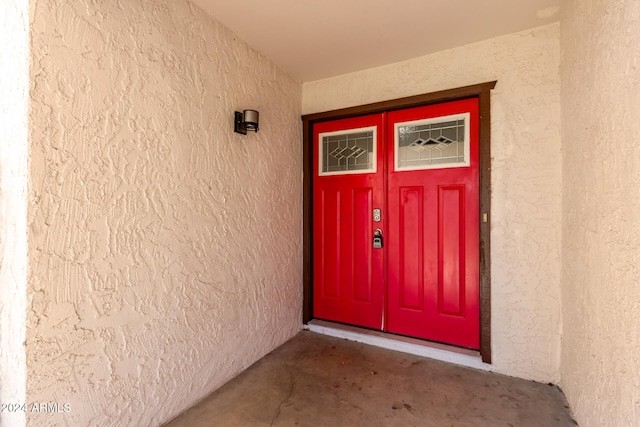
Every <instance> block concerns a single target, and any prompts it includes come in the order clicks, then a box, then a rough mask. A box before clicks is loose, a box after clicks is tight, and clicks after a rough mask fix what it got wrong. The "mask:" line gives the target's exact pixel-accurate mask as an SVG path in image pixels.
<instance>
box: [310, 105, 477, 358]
mask: <svg viewBox="0 0 640 427" xmlns="http://www.w3.org/2000/svg"><path fill="white" fill-rule="evenodd" d="M315 128H316V129H315V135H314V141H315V144H316V149H317V151H316V153H318V154H317V156H318V161H317V162H315V163H316V166H315V179H314V316H315V317H317V318H323V319H327V320H333V321H337V322H343V323H348V324H353V325H358V326H364V327H368V328H374V329H379V330H385V331H388V332H392V333H397V334H401V335H408V336H413V337H418V338H423V339H428V340H432V341H438V342H444V343H449V344H454V345H459V346H464V347H469V348H478V347H479V333H480V330H479V265H478V263H479V247H478V246H479V201H478V183H479V179H478V101H477V99H475V98H474V99H468V100H462V101H455V102H449V103H444V104H438V105H432V106H427V107H419V108H413V109H407V110H401V111H392V112H389V113H384V114H380V115H374V116H366V117H360V118H356V119H348V120H339V121H333V122H327V123H322V124H320V125H316V126H315ZM365 129H370V130H371V129H373V130H374V132H373V134H374V138H373V140H375V142H374V143H371V144H370V145H369V146H367V147H365V145H363V144H360V145H358V143H355V142H349V141H348V140H349V135H355V136H356V137H358V136H361V135H360V133H362V132H361V131H363V130H365ZM370 130H369V131H370ZM341 140H342V141H343V142H341V143H340V142H339V141H341ZM353 140H354V141H355V140H357V138H355V137H354V138H353ZM361 141H364V140H361ZM331 144H333V145H331ZM369 147H370V148H369ZM365 152H366V153H365ZM363 156H366V157H367V159H372V160H371V161H370V162H369V164H368V166H366V167H365V166H364V163H362V161H361V162H360V163H358V159H361V160H364V157H363ZM349 162H351V163H349ZM323 168H324V172H323ZM374 209H379V210H380V218H377V217H375V216H374V214H373V213H374ZM374 219H379V222H375V221H374ZM376 229H380V231H381V232H382V239H383V240H382V241H383V247H382V248H379V249H378V248H374V247H373V232H374V230H376Z"/></svg>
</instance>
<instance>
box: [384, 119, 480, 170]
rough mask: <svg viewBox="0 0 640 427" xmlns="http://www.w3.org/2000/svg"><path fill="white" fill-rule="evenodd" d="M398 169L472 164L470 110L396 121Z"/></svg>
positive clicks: (395, 146) (395, 143)
mask: <svg viewBox="0 0 640 427" xmlns="http://www.w3.org/2000/svg"><path fill="white" fill-rule="evenodd" d="M394 150H395V170H397V171H408V170H421V169H437V168H452V167H454V168H455V167H465V166H469V113H463V114H455V115H451V116H443V117H436V118H431V119H422V120H415V121H411V122H403V123H396V124H395V141H394Z"/></svg>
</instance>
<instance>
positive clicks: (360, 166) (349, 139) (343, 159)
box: [318, 126, 376, 176]
mask: <svg viewBox="0 0 640 427" xmlns="http://www.w3.org/2000/svg"><path fill="white" fill-rule="evenodd" d="M318 138H319V140H320V144H318V148H319V151H320V153H319V155H318V158H319V160H320V164H319V175H320V176H322V175H344V174H356V173H371V172H375V171H376V128H375V126H372V127H366V128H359V129H351V130H347V131H337V132H324V133H320V134H318Z"/></svg>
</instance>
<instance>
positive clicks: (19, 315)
mask: <svg viewBox="0 0 640 427" xmlns="http://www.w3.org/2000/svg"><path fill="white" fill-rule="evenodd" d="M28 11H29V0H7V1H3V2H1V3H0V38H1V39H2V41H3V46H2V49H0V94H2V96H0V134H1V135H2V138H3V140H2V141H0V262H1V265H0V402H2V404H3V407H2V411H1V412H0V424H1V425H3V426H9V427H13V426H16V427H17V426H23V425H24V423H25V413H24V410H25V408H24V407H23V406H22V405H23V404H25V403H26V385H25V383H26V357H25V347H24V340H25V330H26V329H25V321H26V289H27V224H26V222H27V176H28V174H27V169H28V125H27V116H28V94H29V34H28V28H29V16H28ZM5 405H10V406H5Z"/></svg>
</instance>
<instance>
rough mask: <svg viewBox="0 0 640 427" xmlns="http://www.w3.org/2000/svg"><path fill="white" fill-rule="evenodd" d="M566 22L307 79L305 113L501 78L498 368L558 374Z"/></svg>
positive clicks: (495, 260)
mask: <svg viewBox="0 0 640 427" xmlns="http://www.w3.org/2000/svg"><path fill="white" fill-rule="evenodd" d="M559 52H560V49H559V24H557V23H556V24H552V25H549V26H545V27H540V28H537V29H533V30H530V31H524V32H521V33H517V34H511V35H508V36H504V37H499V38H495V39H491V40H487V41H483V42H480V43H476V44H472V45H469V46H464V47H460V48H457V49H452V50H448V51H444V52H440V53H436V54H433V55H429V56H424V57H421V58H415V59H412V60H409V61H406V62H401V63H397V64H392V65H389V66H385V67H380V68H374V69H370V70H366V71H362V72H358V73H353V74H348V75H343V76H338V77H335V78H330V79H326V80H320V81H315V82H309V83H305V84H304V85H303V95H302V101H303V102H302V105H303V107H302V109H303V113H305V114H308V113H315V112H321V111H327V110H332V109H337V108H343V107H349V106H355V105H361V104H367V103H371V102H377V101H383V100H388V99H395V98H400V97H405V96H410V95H416V94H421V93H428V92H433V91H438V90H443V89H450V88H455V87H460V86H465V85H470V84H476V83H482V82H486V81H492V80H497V81H498V84H497V86H496V88H495V90H494V91H493V93H492V102H491V108H492V126H491V132H492V157H493V159H492V184H491V185H492V212H491V214H492V215H491V216H492V219H491V244H492V251H491V257H492V265H491V271H492V348H493V358H494V368H495V370H497V371H499V372H503V373H506V374H509V375H514V376H519V377H523V378H528V379H534V380H539V381H553V382H558V381H559V379H560V377H559V365H560V332H561V322H560V310H561V301H560V270H561V266H560V243H561V242H560V235H561V231H560V221H561V200H560V197H561V178H562V175H561V149H560V75H559V73H560V71H559V67H560V55H559Z"/></svg>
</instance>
